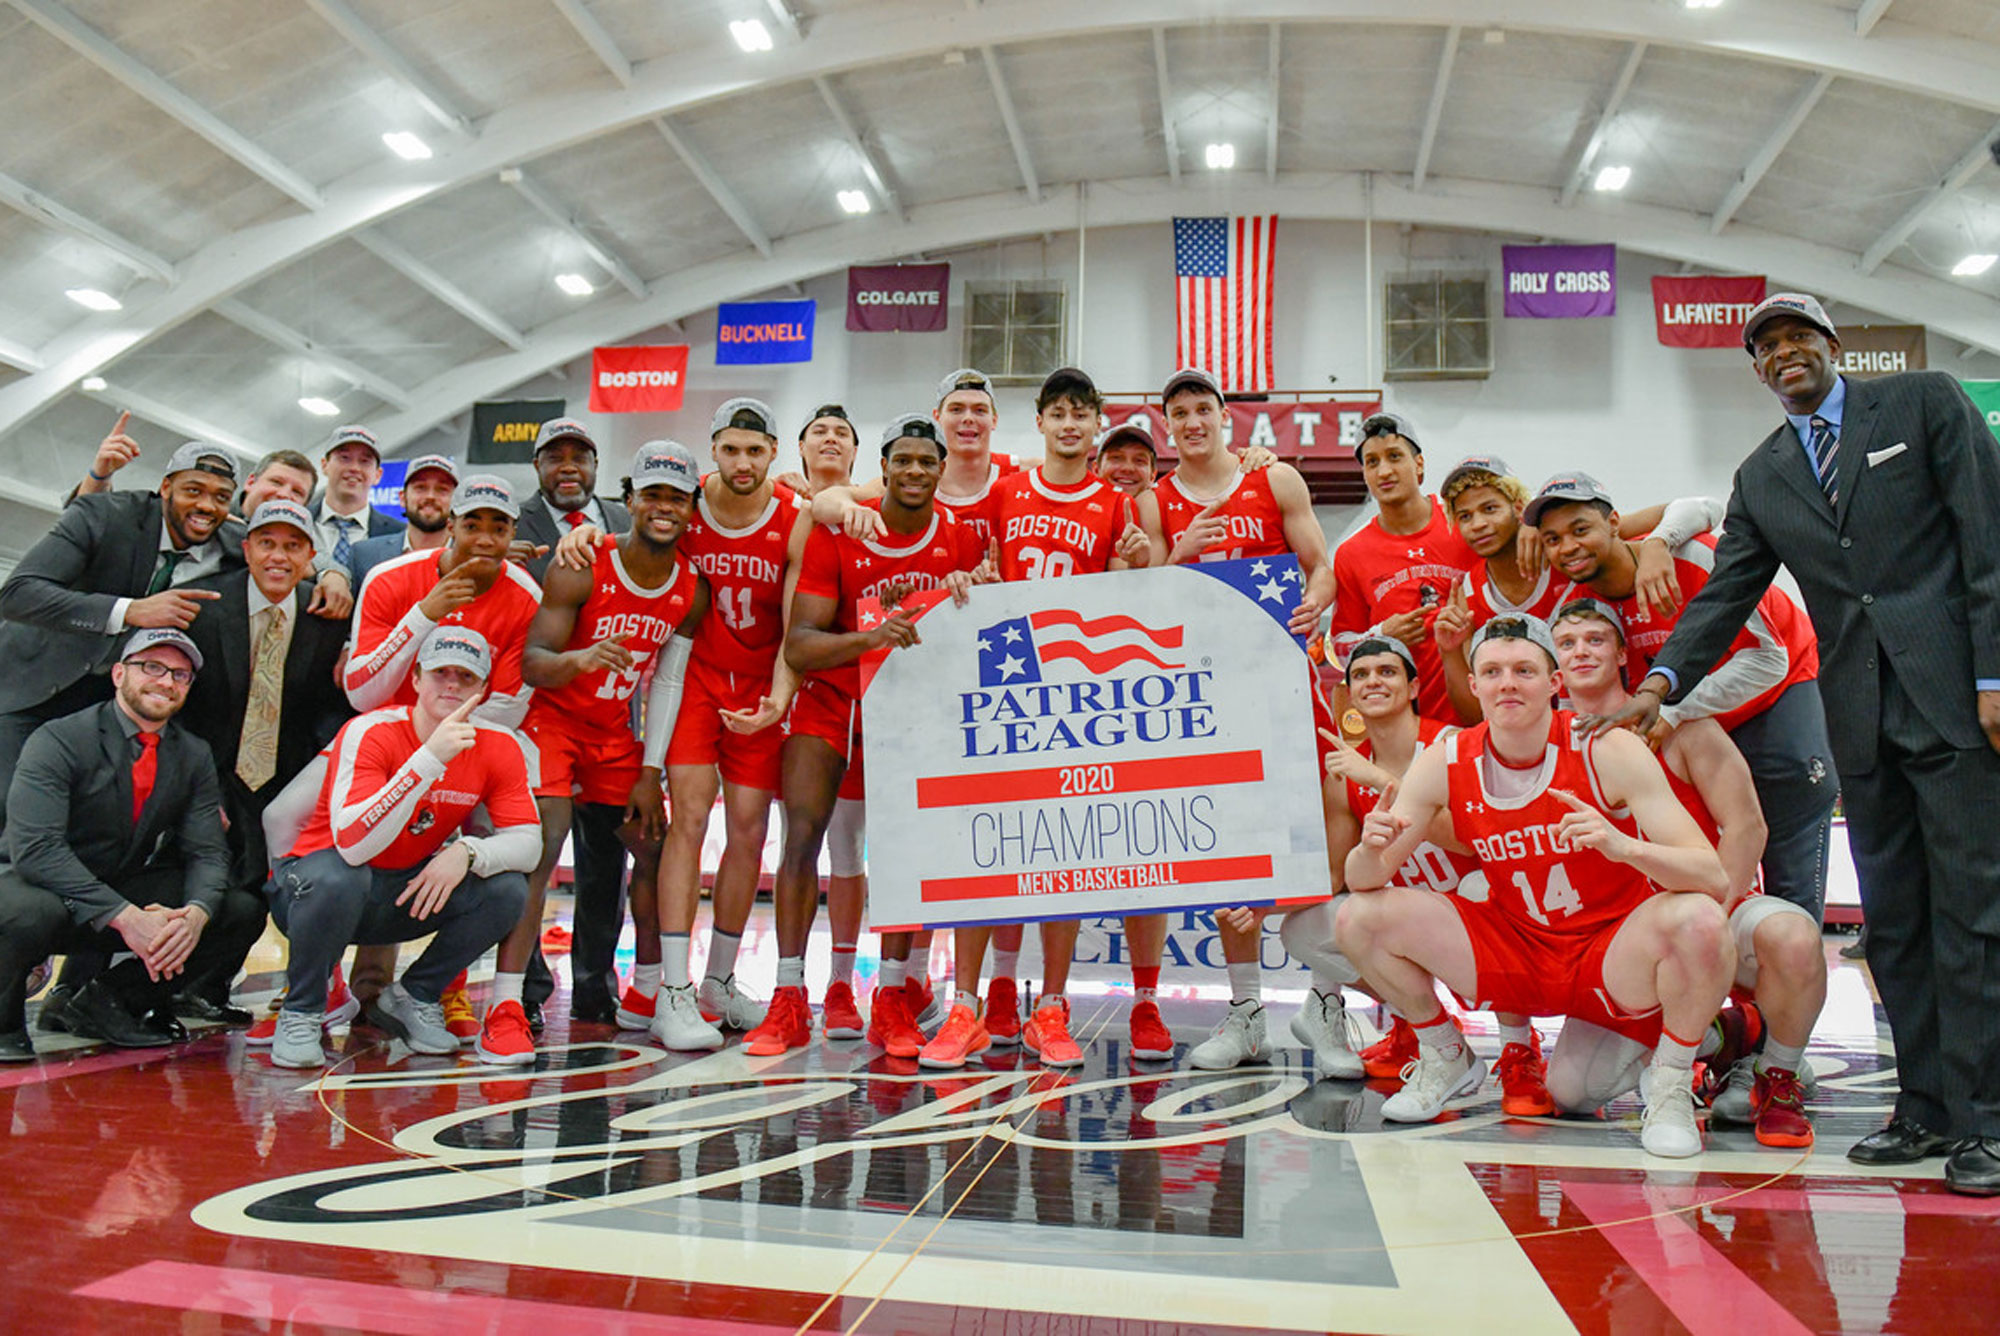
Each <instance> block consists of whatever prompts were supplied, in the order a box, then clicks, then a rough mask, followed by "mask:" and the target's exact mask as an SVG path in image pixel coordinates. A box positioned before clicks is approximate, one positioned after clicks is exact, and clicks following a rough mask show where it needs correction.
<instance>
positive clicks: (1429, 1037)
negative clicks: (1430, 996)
mask: <svg viewBox="0 0 2000 1336" xmlns="http://www.w3.org/2000/svg"><path fill="white" fill-rule="evenodd" d="M1410 1028H1412V1029H1414V1030H1415V1031H1416V1032H1417V1046H1418V1047H1419V1048H1427V1049H1429V1050H1431V1051H1432V1052H1433V1053H1435V1054H1437V1055H1438V1056H1439V1057H1441V1058H1444V1059H1446V1060H1447V1061H1451V1062H1456V1061H1458V1059H1460V1058H1461V1057H1463V1056H1465V1035H1464V1034H1463V1033H1462V1032H1461V1031H1460V1030H1459V1028H1458V1023H1457V1022H1456V1021H1454V1020H1452V1018H1451V1013H1450V1012H1449V1011H1446V1012H1442V1013H1440V1014H1439V1016H1438V1018H1437V1019H1436V1020H1434V1021H1431V1022H1430V1023H1429V1024H1427V1025H1415V1024H1412V1026H1411V1027H1410Z"/></svg>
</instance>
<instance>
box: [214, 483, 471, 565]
mask: <svg viewBox="0 0 2000 1336" xmlns="http://www.w3.org/2000/svg"><path fill="white" fill-rule="evenodd" d="M457 490H458V465H456V464H454V463H452V461H451V460H450V459H448V458H446V457H445V456H443V455H419V456H418V457H417V458H415V459H413V460H411V461H410V466H409V470H408V471H407V472H406V473H404V475H403V490H402V492H401V493H400V497H401V501H402V506H403V528H402V531H401V532H399V533H386V534H382V535H380V536H379V537H376V538H365V539H363V540H362V541H360V542H358V543H356V544H355V545H354V553H353V556H352V557H351V558H350V562H351V564H352V566H353V570H354V587H355V588H356V589H359V588H360V587H361V585H362V582H363V581H365V580H366V579H367V578H368V572H370V571H372V570H374V569H375V568H376V567H377V566H380V565H381V564H382V563H383V562H385V561H387V560H389V559H390V558H391V557H399V556H402V555H403V554H405V553H407V552H431V551H435V550H436V549H438V548H441V547H443V546H444V545H445V544H446V543H447V542H449V541H450V539H451V498H452V494H453V493H454V492H456V491H457ZM251 513H252V514H255V513H256V512H254V511H253V512H251Z"/></svg>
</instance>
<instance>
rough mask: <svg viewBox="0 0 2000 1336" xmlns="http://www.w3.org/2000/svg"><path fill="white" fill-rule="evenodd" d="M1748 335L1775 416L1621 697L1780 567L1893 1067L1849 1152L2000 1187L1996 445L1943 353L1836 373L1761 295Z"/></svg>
mask: <svg viewBox="0 0 2000 1336" xmlns="http://www.w3.org/2000/svg"><path fill="white" fill-rule="evenodd" d="M1743 343H1744V346H1745V347H1746V348H1747V349H1748V350H1749V352H1750V356H1751V359H1752V360H1753V361H1754V363H1755V364H1756V369H1757V378H1758V379H1759V380H1761V381H1762V382H1763V383H1764V384H1765V385H1767V386H1768V387H1770V389H1771V391H1772V393H1774V394H1776V395H1777V396H1778V400H1779V402H1780V403H1782V404H1783V405H1784V409H1785V416H1786V418H1787V419H1788V421H1787V422H1786V423H1785V424H1784V425H1783V426H1781V427H1779V428H1778V429H1777V430H1776V431H1774V432H1772V433H1771V434H1770V436H1768V437H1766V438H1765V440H1764V443H1763V444H1762V445H1760V446H1759V447H1758V448H1757V450H1756V451H1755V452H1754V453H1753V454H1751V456H1750V457H1749V458H1748V459H1746V460H1745V461H1744V462H1743V465H1742V467H1740V468H1739V469H1738V470H1737V471H1736V486H1735V490H1734V491H1733V492H1732V493H1731V494H1730V498H1729V517H1728V519H1727V521H1726V523H1725V527H1724V529H1723V533H1722V538H1721V541H1720V544H1719V546H1718V548H1717V551H1716V560H1715V574H1714V575H1713V576H1712V577H1710V579H1709V582H1708V585H1707V587H1706V588H1704V589H1703V590H1702V591H1701V592H1700V593H1699V594H1697V595H1696V596H1695V597H1694V599H1693V600H1692V601H1690V602H1689V604H1688V607H1687V611H1686V612H1684V613H1683V614H1682V615H1681V620H1680V625H1679V626H1678V627H1677V628H1676V629H1675V631H1674V633H1673V636H1672V637H1671V638H1670V639H1669V640H1668V641H1667V643H1666V645H1665V647H1664V648H1663V649H1662V650H1661V651H1660V653H1659V655H1658V656H1657V657H1656V658H1655V659H1654V661H1653V671H1652V673H1651V675H1649V676H1648V677H1647V678H1646V680H1645V681H1644V682H1643V683H1641V684H1640V687H1639V693H1640V694H1639V695H1638V696H1637V697H1636V698H1635V701H1634V706H1633V707H1628V713H1635V712H1636V716H1637V717H1639V718H1642V719H1643V720H1644V721H1645V722H1646V723H1648V724H1649V723H1650V722H1651V719H1652V717H1653V715H1654V712H1655V711H1657V709H1658V708H1659V704H1660V701H1661V700H1662V699H1663V698H1664V699H1672V698H1674V697H1675V696H1676V695H1678V694H1681V693H1685V692H1686V691H1687V690H1688V689H1689V688H1691V687H1692V686H1693V685H1694V683H1695V681H1696V680H1697V679H1698V678H1699V677H1700V676H1701V675H1702V673H1703V672H1704V671H1705V670H1706V669H1707V668H1708V667H1709V666H1710V665H1711V664H1713V663H1714V662H1715V661H1716V660H1717V659H1718V658H1720V657H1721V655H1722V653H1723V651H1724V650H1726V649H1727V648H1728V646H1729V642H1730V641H1731V640H1732V639H1733V638H1734V637H1735V635H1736V634H1737V632H1738V631H1739V630H1741V629H1742V626H1743V623H1744V620H1745V618H1746V617H1747V616H1748V614H1749V612H1750V610H1751V608H1752V607H1753V606H1754V605H1755V604H1756V601H1757V598H1758V596H1759V595H1761V594H1762V593H1763V592H1764V590H1765V588H1766V587H1767V586H1769V584H1770V583H1771V578H1772V577H1773V576H1774V575H1775V574H1776V573H1777V570H1778V566H1779V564H1780V563H1783V565H1784V566H1785V567H1786V568H1787V569H1788V570H1790V571H1791V573H1792V575H1793V576H1794V577H1795V578H1796V579H1797V580H1798V582H1799V587H1800V588H1801V589H1802V590H1804V591H1805V596H1806V608H1807V610H1808V611H1809V612H1811V614H1812V619H1813V625H1814V627H1815V629H1817V630H1818V632H1819V641H1820V681H1821V683H1822V684H1823V686H1824V693H1823V694H1824V698H1825V700H1826V703H1827V732H1828V734H1829V735H1830V737H1831V740H1832V743H1833V756H1834V763H1835V765H1836V766H1837V767H1838V769H1839V771H1840V778H1841V786H1842V791H1843V792H1844V794H1845V796H1846V803H1847V829H1848V839H1849V845H1850V847H1851V848H1852V850H1853V853H1854V861H1855V865H1856V869H1857V871H1858V872H1859V873H1860V878H1861V900H1862V905H1863V906H1864V908H1865V909H1866V911H1867V915H1868V964H1869V967H1870V968H1871V969H1872V970H1873V972H1874V975H1875V984H1876V987H1877V988H1878V989H1879V990H1880V992H1881V995H1882V1006H1883V1010H1885V1011H1886V1012H1887V1013H1888V1016H1889V1028H1890V1030H1891V1032H1892V1034H1893V1036H1894V1038H1895V1043H1896V1061H1897V1066H1898V1069H1899V1072H1900V1079H1901V1086H1902V1089H1901V1093H1900V1094H1899V1095H1898V1096H1897V1099H1896V1111H1895V1115H1894V1117H1893V1118H1892V1119H1891V1120H1890V1122H1889V1125H1888V1126H1887V1127H1885V1128H1883V1129H1882V1130H1881V1131H1879V1132H1876V1133H1874V1134H1873V1135H1871V1136H1868V1137H1865V1138H1863V1139H1862V1140H1861V1141H1860V1142H1858V1143H1857V1144H1856V1145H1855V1146H1854V1148H1853V1149H1852V1150H1850V1151H1848V1158H1849V1159H1851V1160H1855V1161H1857V1162H1859V1163H1862V1164H1905V1163H1912V1162H1914V1161H1917V1160H1920V1159H1923V1158H1924V1157H1925V1156H1928V1155H1944V1154H1949V1155H1950V1157H1951V1158H1950V1159H1949V1160H1948V1161H1947V1162H1946V1165H1945V1177H1946V1181H1947V1182H1948V1183H1949V1184H1950V1186H1951V1187H1952V1188H1954V1189H1955V1190H1957V1191H1960V1192H1965V1193H1970V1194H1974V1195H1979V1196H1994V1195H2000V755H1996V752H2000V528H1996V517H2000V446H1996V443H1995V441H1994V439H1993V435H1992V433H1991V432H1990V431H1989V430H1988V429H1987V426H1986V423H1985V420H1984V419H1983V418H1982V417H1981V416H1980V414H1979V411H1978V410H1977V409H1976V408H1974V407H1973V405H1972V401H1971V400H1970V399H1968V398H1967V397H1966V395H1965V393H1964V391H1963V390H1961V389H1960V388H1959V386H1958V384H1957V382H1955V381H1954V380H1952V379H1951V378H1950V377H1949V376H1946V375H1944V374H1943V373H1941V372H1935V371H1917V372H1911V373H1908V374H1905V375H1899V376H1885V377H1883V378H1882V379H1880V380H1875V381H1853V380H1844V379H1842V378H1841V377H1840V376H1838V375H1837V374H1835V372H1834V369H1833V365H1834V359H1835V358H1837V357H1838V356H1839V353H1840V339H1839V337H1838V335H1837V334H1836V333H1835V331H1834V328H1833V325H1832V322H1830V321H1829V320H1828V319H1827V316H1826V312H1825V310H1824V309H1822V308H1821V306H1820V304H1819V302H1817V301H1816V300H1814V299H1813V298H1811V297H1808V296H1803V295H1800V294H1797V293H1780V294H1778V295H1776V296H1773V297H1769V298H1766V299H1765V301H1764V302H1763V304H1761V305H1760V306H1758V307H1757V308H1756V309H1755V310H1753V311H1752V312H1751V313H1750V318H1749V320H1748V321H1746V322H1745V323H1744V326H1743ZM1621 722H1622V720H1621Z"/></svg>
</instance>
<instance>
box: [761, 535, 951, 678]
mask: <svg viewBox="0 0 2000 1336" xmlns="http://www.w3.org/2000/svg"><path fill="white" fill-rule="evenodd" d="M879 504H880V503H879V502H870V503H869V505H871V506H875V507H879ZM985 555H986V552H985V549H984V548H982V547H981V546H980V545H979V541H978V540H977V539H976V538H974V537H973V536H972V531H971V530H970V529H969V528H967V527H966V526H965V525H962V524H960V523H959V522H958V521H957V520H955V519H953V518H952V516H951V513H950V512H949V511H947V510H945V509H943V508H942V507H940V508H938V509H936V510H934V511H933V513H932V515H931V522H930V523H929V524H928V525H926V526H924V528H923V530H922V531H921V532H918V533H915V534H911V535H908V536H904V535H902V534H897V533H887V534H884V535H883V536H882V537H880V538H870V539H867V540H865V541H856V540H855V539H852V538H849V537H848V536H847V535H846V533H844V532H842V531H841V530H840V529H838V528H835V527H834V526H832V525H829V524H822V525H820V526H819V527H818V528H816V529H814V530H813V532H812V536H811V537H810V538H808V539H806V552H805V558H804V560H803V561H802V562H801V563H800V565H799V583H798V592H799V593H801V594H811V595H813V596H814V597H816V598H830V599H832V600H833V601H834V603H835V609H834V614H833V626H832V627H831V628H830V629H832V630H834V631H839V632H843V633H845V632H849V631H857V630H860V629H862V627H861V611H860V605H861V600H863V599H865V598H875V599H879V598H881V597H882V595H883V594H885V593H887V592H888V591H889V589H890V588H891V587H892V586H894V585H898V584H905V585H908V586H909V587H910V588H911V589H913V590H916V589H940V588H942V587H943V586H944V577H945V576H947V575H950V574H951V573H952V572H953V571H969V570H971V569H972V568H973V567H975V566H977V565H978V564H979V563H980V561H981V560H983V559H984V558H985ZM811 676H814V677H817V678H821V679H823V680H824V681H826V682H827V683H828V684H829V685H830V686H833V687H836V688H838V689H839V690H841V691H844V692H846V693H847V694H848V695H849V696H858V695H860V694H861V665H860V664H859V663H848V664H842V665H841V666H840V667H838V668H831V669H828V670H827V671H826V672H823V673H814V674H811Z"/></svg>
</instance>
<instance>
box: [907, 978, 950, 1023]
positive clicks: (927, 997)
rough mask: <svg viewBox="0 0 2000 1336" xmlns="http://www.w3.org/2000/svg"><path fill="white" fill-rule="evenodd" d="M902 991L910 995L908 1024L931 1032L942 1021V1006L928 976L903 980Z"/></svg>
mask: <svg viewBox="0 0 2000 1336" xmlns="http://www.w3.org/2000/svg"><path fill="white" fill-rule="evenodd" d="M903 991H904V992H905V993H908V994H909V995H910V1024H912V1025H914V1026H916V1027H917V1028H918V1029H919V1030H931V1029H934V1028H936V1027H937V1025H938V1024H939V1023H940V1022H942V1021H943V1020H944V1005H943V1004H942V1003H940V1002H939V1001H938V1000H937V993H936V991H935V990H934V989H932V987H931V981H930V976H929V975H922V976H919V977H917V978H914V979H905V980H903Z"/></svg>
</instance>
